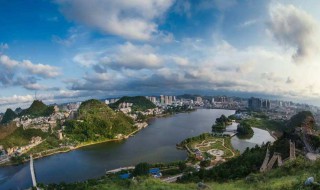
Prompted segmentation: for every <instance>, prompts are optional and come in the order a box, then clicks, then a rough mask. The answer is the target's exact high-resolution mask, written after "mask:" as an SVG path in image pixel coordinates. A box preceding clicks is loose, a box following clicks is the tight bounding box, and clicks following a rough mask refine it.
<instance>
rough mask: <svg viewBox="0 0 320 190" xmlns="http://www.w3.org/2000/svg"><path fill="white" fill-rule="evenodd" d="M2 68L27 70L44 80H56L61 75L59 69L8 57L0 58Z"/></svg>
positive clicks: (2, 56)
mask: <svg viewBox="0 0 320 190" xmlns="http://www.w3.org/2000/svg"><path fill="white" fill-rule="evenodd" d="M0 66H3V67H5V68H6V69H21V68H22V69H25V70H26V71H27V72H28V73H30V74H35V75H38V76H41V77H43V78H54V77H56V76H58V75H59V74H60V73H59V71H58V68H57V67H53V66H50V65H44V64H34V63H32V62H31V61H30V60H23V61H22V62H19V61H16V60H13V59H10V57H8V56H7V55H1V56H0Z"/></svg>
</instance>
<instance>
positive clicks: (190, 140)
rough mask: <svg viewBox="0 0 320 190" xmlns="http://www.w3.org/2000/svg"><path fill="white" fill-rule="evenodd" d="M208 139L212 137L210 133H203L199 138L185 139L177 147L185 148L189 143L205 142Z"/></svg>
mask: <svg viewBox="0 0 320 190" xmlns="http://www.w3.org/2000/svg"><path fill="white" fill-rule="evenodd" d="M209 137H212V135H211V134H210V133H203V134H201V135H199V136H195V137H190V138H187V139H185V140H183V141H182V142H181V143H180V144H179V145H180V146H185V145H186V144H189V143H194V142H198V141H203V140H206V139H208V138H209Z"/></svg>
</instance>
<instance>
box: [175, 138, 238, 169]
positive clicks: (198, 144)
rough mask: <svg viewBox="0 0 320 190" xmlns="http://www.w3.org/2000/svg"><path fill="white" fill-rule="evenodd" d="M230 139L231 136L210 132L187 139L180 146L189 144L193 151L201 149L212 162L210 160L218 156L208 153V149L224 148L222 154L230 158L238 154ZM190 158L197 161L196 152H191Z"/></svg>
mask: <svg viewBox="0 0 320 190" xmlns="http://www.w3.org/2000/svg"><path fill="white" fill-rule="evenodd" d="M230 139H231V138H230V137H214V136H213V135H212V134H210V133H203V134H201V135H199V136H196V137H191V138H188V139H185V140H184V141H182V142H181V143H180V144H179V145H178V146H180V147H186V146H187V147H188V148H189V149H190V150H191V151H192V150H195V149H199V150H200V151H201V152H202V153H203V157H204V159H209V164H210V160H214V159H215V158H216V157H215V156H213V155H211V154H208V153H207V151H208V150H211V149H217V150H222V151H223V152H224V154H223V156H222V157H223V158H224V159H230V158H232V157H233V156H235V155H237V153H235V152H236V151H234V150H233V148H232V146H231V143H230ZM189 160H191V161H196V158H195V156H194V154H189ZM205 164H208V162H205Z"/></svg>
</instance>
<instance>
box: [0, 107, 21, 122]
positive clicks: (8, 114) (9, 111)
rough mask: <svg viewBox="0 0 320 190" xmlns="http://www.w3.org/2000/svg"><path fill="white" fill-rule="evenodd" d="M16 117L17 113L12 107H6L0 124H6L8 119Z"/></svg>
mask: <svg viewBox="0 0 320 190" xmlns="http://www.w3.org/2000/svg"><path fill="white" fill-rule="evenodd" d="M16 117H17V114H16V113H15V112H14V111H12V109H10V108H9V109H7V111H6V113H4V115H3V118H2V120H1V122H0V124H7V123H9V122H10V121H12V120H14V119H15V118H16Z"/></svg>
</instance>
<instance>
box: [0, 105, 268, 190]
mask: <svg viewBox="0 0 320 190" xmlns="http://www.w3.org/2000/svg"><path fill="white" fill-rule="evenodd" d="M234 112H235V111H232V110H222V109H198V110H196V111H194V112H191V113H181V114H176V115H173V116H170V117H165V118H156V119H153V120H151V121H150V125H149V126H148V127H147V128H145V129H143V130H142V131H140V132H138V133H137V134H136V135H135V136H134V137H130V138H129V139H127V140H124V141H120V142H107V143H102V144H97V145H92V146H88V147H83V148H80V149H77V150H74V151H71V152H67V153H61V154H56V155H52V156H49V157H45V158H41V159H37V160H35V162H34V165H35V171H36V177H37V181H38V182H40V183H45V184H48V183H59V182H75V181H83V180H86V179H90V178H97V177H99V176H102V175H104V173H105V171H106V170H110V169H115V168H118V167H123V166H132V165H135V164H137V163H139V162H150V163H155V162H172V161H178V160H184V159H186V157H187V153H186V151H184V150H177V149H176V146H175V145H176V144H177V143H179V142H181V141H182V140H184V139H185V138H188V137H192V136H196V135H199V134H201V133H204V132H210V131H211V126H212V124H213V123H214V121H215V119H216V118H217V117H220V116H221V115H222V114H224V115H226V116H228V115H231V114H233V113H234ZM257 130H258V129H254V132H255V135H254V136H253V137H252V138H251V139H249V140H240V139H238V138H237V137H233V138H232V145H233V146H234V147H235V148H236V149H239V150H240V151H241V152H242V151H243V150H244V149H245V148H246V147H247V146H248V147H252V146H255V144H261V143H262V141H265V140H271V141H272V139H273V138H272V137H271V136H270V134H269V133H268V132H267V131H264V130H261V131H262V132H261V131H259V130H260V129H259V130H258V131H259V132H258V133H257V134H256V131H257ZM256 135H258V136H256ZM261 140H262V141H261ZM30 186H32V181H31V175H30V168H29V163H25V164H22V165H19V166H6V167H1V168H0V189H4V190H5V189H21V188H22V189H23V188H27V187H30Z"/></svg>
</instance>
